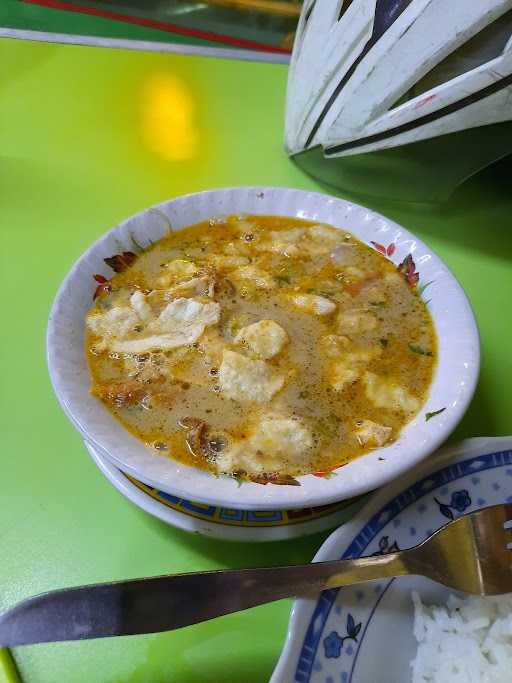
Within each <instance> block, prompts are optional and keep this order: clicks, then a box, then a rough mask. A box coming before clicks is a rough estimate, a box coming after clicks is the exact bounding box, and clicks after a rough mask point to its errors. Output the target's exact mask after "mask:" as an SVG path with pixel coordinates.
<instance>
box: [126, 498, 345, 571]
mask: <svg viewBox="0 0 512 683" xmlns="http://www.w3.org/2000/svg"><path fill="white" fill-rule="evenodd" d="M140 514H141V515H143V520H144V524H146V525H147V526H148V527H150V530H151V532H152V533H156V534H157V535H159V536H160V537H164V538H165V537H167V538H168V539H169V541H172V543H173V547H175V546H176V545H180V546H181V545H183V546H187V547H188V549H189V550H192V551H193V552H195V553H197V554H198V555H199V554H200V555H203V556H206V557H207V558H208V560H209V561H211V563H214V564H216V565H219V566H220V567H221V568H226V569H237V568H243V567H266V566H276V565H288V564H301V563H306V562H310V561H311V559H312V558H313V556H314V555H315V554H316V551H317V550H318V548H319V547H320V546H321V545H322V543H323V542H324V540H325V539H326V538H327V536H328V535H329V534H330V533H331V532H332V529H329V530H327V531H323V532H320V533H316V534H312V535H311V536H304V537H302V538H293V539H289V540H284V541H270V542H268V541H267V542H263V543H254V542H241V541H224V540H220V539H217V538H210V537H207V536H202V535H200V534H197V533H190V532H188V531H183V530H182V529H176V528H174V527H171V526H169V525H168V524H166V523H165V522H162V521H161V520H159V519H156V518H155V517H151V516H150V515H148V514H146V513H144V512H142V511H141V512H140ZM200 569H201V568H200V567H198V571H200Z"/></svg>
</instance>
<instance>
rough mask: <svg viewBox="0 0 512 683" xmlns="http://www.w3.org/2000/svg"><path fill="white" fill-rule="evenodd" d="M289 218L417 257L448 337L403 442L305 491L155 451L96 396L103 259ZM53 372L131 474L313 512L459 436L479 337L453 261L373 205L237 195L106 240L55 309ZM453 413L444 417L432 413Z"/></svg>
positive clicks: (267, 191)
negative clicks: (91, 316)
mask: <svg viewBox="0 0 512 683" xmlns="http://www.w3.org/2000/svg"><path fill="white" fill-rule="evenodd" d="M229 213H256V214H280V215H284V216H296V217H298V218H307V219H312V220H317V221H320V222H326V223H330V224H331V225H334V226H336V227H338V228H340V229H343V230H349V231H350V232H352V233H353V234H355V235H356V236H357V237H358V238H359V239H360V240H362V241H363V242H366V243H367V244H370V243H372V242H377V243H379V244H383V245H385V246H388V245H393V248H392V249H394V252H393V253H392V254H391V251H392V250H389V253H390V254H391V255H390V256H389V258H391V260H392V261H393V262H395V263H396V264H399V263H401V262H402V261H403V260H404V258H405V257H406V256H408V255H411V256H412V258H413V259H414V264H413V268H414V267H416V268H417V269H418V271H419V275H420V284H421V285H422V286H427V285H428V290H427V292H428V298H429V300H430V303H429V308H430V311H431V313H432V316H433V319H434V323H435V326H436V330H437V333H438V336H439V358H438V365H437V370H436V373H435V377H434V381H433V384H432V387H431V389H430V393H429V396H428V399H427V402H426V404H425V405H424V406H423V408H422V409H421V411H420V412H419V413H418V415H417V416H416V418H415V419H414V420H412V421H411V422H410V423H409V424H408V425H407V426H406V427H405V428H404V429H403V430H402V432H401V433H400V435H399V438H398V439H397V440H396V441H395V442H394V443H392V444H391V445H389V446H387V447H386V448H383V449H377V450H374V451H372V452H371V453H368V454H367V455H365V456H364V457H361V458H359V459H357V460H354V461H353V462H351V463H349V464H348V465H346V466H345V467H343V469H342V470H339V475H338V476H334V477H332V478H330V479H324V478H319V477H316V476H313V475H308V476H304V477H300V484H301V485H300V486H275V485H272V484H269V485H266V486H262V485H260V484H255V483H244V484H243V485H242V486H239V485H238V483H237V482H236V481H235V480H234V479H233V478H230V477H219V478H215V477H213V476H212V475H211V474H209V473H207V472H204V471H201V470H198V469H195V468H192V467H187V466H185V465H182V464H180V463H178V462H175V461H172V460H170V459H169V458H166V457H162V456H159V455H156V454H154V453H151V452H150V451H149V450H147V449H146V448H145V447H144V445H143V444H142V443H141V442H139V441H138V440H137V439H135V438H134V437H133V436H131V435H130V434H129V433H128V432H127V431H126V430H125V429H124V427H123V426H122V425H121V424H120V423H119V422H117V421H116V420H115V419H114V418H113V417H112V415H111V414H110V413H109V412H108V411H107V410H106V409H105V408H104V406H103V405H102V404H101V403H100V402H99V401H98V400H97V399H96V398H94V397H93V396H91V395H90V394H89V385H90V377H89V370H88V367H87V363H86V359H85V354H84V318H85V314H86V312H87V310H88V309H89V308H90V305H91V302H92V295H93V292H94V288H95V285H96V283H95V282H94V280H93V275H94V274H95V273H100V274H103V275H106V276H107V277H110V276H111V273H110V272H108V268H107V267H106V266H105V263H104V261H103V259H104V258H105V257H107V256H111V255H112V254H115V253H119V252H120V251H126V250H131V251H133V250H134V249H135V248H136V247H135V246H134V244H135V243H137V244H142V245H143V246H144V245H148V244H149V242H150V240H157V239H159V238H160V237H161V236H162V235H163V234H164V233H165V232H166V231H167V230H168V229H169V227H170V226H172V228H173V229H179V228H181V227H183V226H186V225H189V224H191V223H195V222H197V221H200V220H203V219H206V218H208V217H211V216H215V215H225V214H229ZM47 349H48V366H49V371H50V377H51V380H52V383H53V387H54V389H55V392H56V394H57V397H58V399H59V401H60V403H61V405H62V407H63V409H64V411H65V412H66V414H67V415H68V417H70V419H71V420H72V421H73V423H74V424H75V425H76V427H77V429H78V430H79V432H80V433H81V435H82V437H83V438H84V439H87V440H88V441H89V442H90V443H92V444H93V445H94V446H95V447H97V448H99V449H100V450H101V451H102V452H105V453H108V455H109V457H110V458H111V459H112V460H113V461H114V462H115V463H116V465H117V466H118V467H119V468H121V469H122V470H123V471H125V472H128V473H129V474H130V475H132V476H134V477H136V478H137V479H141V480H143V481H146V482H148V483H150V484H151V485H152V486H154V487H156V488H158V489H160V490H162V491H166V492H167V493H170V494H173V495H176V496H178V497H180V498H186V499H195V500H199V501H201V502H204V503H208V504H211V505H220V506H223V507H234V508H243V509H246V510H258V509H259V510H270V509H285V508H286V509H291V508H305V507H313V506H315V507H316V506H319V505H325V504H328V503H331V502H335V501H339V500H342V499H345V498H353V497H355V496H358V495H360V494H362V493H366V492H367V491H370V490H373V489H375V488H377V487H379V486H381V485H382V484H384V483H386V482H387V481H389V480H390V479H393V478H394V477H396V476H398V475H400V474H401V473H403V472H404V471H406V470H407V469H409V468H410V467H412V466H413V465H415V464H416V463H418V462H419V461H420V460H422V459H423V458H425V457H426V456H427V455H429V454H430V453H432V452H433V451H434V450H435V449H436V448H437V447H438V446H439V445H440V443H441V442H442V441H444V440H445V439H446V437H447V436H448V435H449V434H450V432H451V431H452V430H453V428H454V427H455V425H456V424H457V423H458V422H459V420H460V418H461V417H462V415H463V414H464V412H465V410H466V407H467V405H468V403H469V401H470V399H471V397H472V395H473V391H474V388H475V385H476V380H477V377H478V368H479V358H480V356H479V339H478V332H477V328H476V324H475V320H474V317H473V313H472V311H471V307H470V305H469V303H468V301H467V299H466V296H465V294H464V292H463V290H462V289H461V287H460V285H459V284H458V282H457V281H456V279H455V278H454V277H453V275H452V274H451V273H450V271H449V270H448V268H447V267H446V266H445V264H444V263H443V262H442V261H441V260H440V259H439V258H438V257H437V256H436V255H435V254H434V253H432V251H431V250H430V249H429V248H428V247H427V246H426V245H425V244H423V243H422V242H420V241H419V240H418V239H416V238H415V237H414V236H413V235H412V234H411V233H409V232H408V231H407V230H405V229H404V228H402V227H400V226H399V225H397V224H396V223H393V222H392V221H390V220H388V219H386V218H384V217H383V216H380V215H379V214H376V213H374V212H372V211H370V210H368V209H365V208H364V207H361V206H358V205H356V204H351V203H350V202H346V201H344V200H342V199H336V198H334V197H329V196H327V195H323V194H318V193H314V192H303V191H300V190H290V189H284V188H265V187H261V188H244V187H242V188H229V189H224V190H212V191H210V192H202V193H198V194H193V195H187V196H184V197H178V198H177V199H173V200H170V201H168V202H163V203H162V204H160V205H158V206H157V207H154V208H151V209H147V210H146V211H143V212H141V213H140V214H137V215H136V216H134V217H132V218H130V219H128V220H127V221H125V222H124V223H122V224H121V225H119V226H118V227H116V228H114V229H113V230H111V231H110V232H108V233H107V234H106V235H104V236H103V237H101V238H100V239H99V240H98V241H97V242H95V244H93V245H92V247H90V249H88V251H87V252H85V254H84V255H83V256H82V257H81V258H80V259H79V260H78V261H77V262H76V263H75V265H74V266H73V268H72V269H71V271H70V273H69V274H68V276H67V277H66V279H65V280H64V282H63V284H62V286H61V288H60V290H59V292H58V294H57V297H56V300H55V303H54V305H53V308H52V311H51V314H50V319H49V324H48V336H47ZM440 409H444V410H443V412H442V413H440V414H438V415H437V416H436V417H435V418H434V419H431V420H429V421H427V420H426V416H427V413H429V412H434V411H438V410H440Z"/></svg>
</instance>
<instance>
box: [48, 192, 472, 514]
mask: <svg viewBox="0 0 512 683" xmlns="http://www.w3.org/2000/svg"><path fill="white" fill-rule="evenodd" d="M47 348H48V364H49V370H50V376H51V379H52V383H53V386H54V389H55V391H56V394H57V396H58V398H59V401H60V403H61V405H62V407H63V409H64V411H65V412H66V414H67V415H68V417H69V418H70V419H71V420H72V422H73V424H74V425H75V426H76V428H77V429H78V431H79V432H80V433H81V435H82V436H83V437H84V438H85V439H86V440H87V441H89V442H90V443H91V444H93V445H94V447H95V448H96V449H97V450H99V451H100V452H102V453H104V454H105V455H106V456H107V457H108V459H109V460H111V461H112V462H113V463H115V464H116V466H118V467H119V468H121V469H122V470H123V471H125V472H127V473H128V474H130V475H132V476H134V477H136V478H138V479H139V480H142V481H144V482H146V483H148V484H150V485H153V486H158V488H159V489H160V490H163V491H167V492H168V493H170V494H173V495H177V496H182V497H184V498H187V499H193V500H197V501H201V502H204V503H210V504H215V505H217V504H222V505H224V506H229V505H232V506H233V507H236V508H240V507H243V508H245V509H258V508H259V509H267V510H268V509H272V508H283V507H287V506H294V507H306V506H310V505H322V504H327V503H329V502H333V501H336V500H342V499H346V498H350V497H354V496H357V495H360V494H362V493H365V492H367V491H370V490H373V489H375V488H377V487H378V486H380V485H382V484H384V483H385V482H387V481H389V480H390V479H392V478H394V477H396V476H398V475H399V474H400V473H402V472H404V471H405V470H407V469H409V468H411V467H412V466H413V465H414V464H415V463H417V462H419V461H420V460H422V459H424V458H425V457H427V456H428V455H429V454H430V453H432V452H433V451H434V450H435V449H436V448H437V447H438V446H439V444H440V443H441V442H442V441H443V440H444V439H446V437H447V436H448V435H449V434H450V432H451V431H452V430H453V428H454V427H455V425H456V424H457V423H458V421H459V420H460V418H461V417H462V415H463V414H464V411H465V410H466V408H467V405H468V403H469V401H470V400H471V397H472V394H473V391H474V388H475V384H476V380H477V376H478V368H479V339H478V332H477V327H476V324H475V320H474V316H473V314H472V311H471V307H470V305H469V303H468V301H467V298H466V296H465V294H464V292H463V290H462V289H461V287H460V285H459V284H458V282H457V281H456V279H455V278H454V276H453V275H452V274H451V273H450V271H449V270H448V268H447V267H446V265H445V264H444V263H443V262H442V261H441V260H440V259H439V257H437V256H436V255H435V254H434V253H433V252H432V250H431V249H429V248H428V247H427V246H426V245H425V244H423V243H422V242H421V241H420V240H418V239H417V238H415V237H414V236H413V235H412V234H411V233H409V232H408V231H407V230H405V229H404V228H402V227H401V226H399V225H397V224H396V223H393V222H392V221H390V220H388V219H387V218H385V217H383V216H380V215H378V214H375V213H374V212H372V211H370V210H368V209H366V208H364V207H361V206H357V205H355V204H352V203H350V202H347V201H344V200H342V199H336V198H333V197H329V196H326V195H323V194H318V193H311V192H303V191H299V190H291V189H284V188H265V187H263V188H259V187H258V188H229V189H221V190H212V191H209V192H202V193H198V194H192V195H187V196H184V197H178V198H176V199H172V200H170V201H167V202H163V203H162V204H160V205H158V206H155V207H152V208H150V209H147V210H145V211H142V212H141V213H139V214H137V215H136V216H134V217H132V218H129V219H128V220H126V221H124V222H123V223H121V224H120V225H119V226H117V227H115V228H114V229H112V230H111V231H110V232H108V233H107V234H106V235H104V236H103V237H101V238H100V239H99V240H98V241H97V242H95V243H94V244H93V245H92V247H91V248H90V249H89V250H88V251H87V252H86V253H85V254H84V255H83V256H82V257H81V258H80V259H79V260H78V261H77V262H76V264H75V265H74V267H73V268H72V270H71V272H70V273H69V275H68V276H67V278H66V279H65V281H64V283H63V285H62V287H61V288H60V290H59V293H58V295H57V297H56V300H55V303H54V305H53V308H52V311H51V314H50V320H49V326H48V344H47Z"/></svg>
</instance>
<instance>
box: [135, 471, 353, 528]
mask: <svg viewBox="0 0 512 683" xmlns="http://www.w3.org/2000/svg"><path fill="white" fill-rule="evenodd" d="M125 476H126V477H127V478H128V479H129V480H130V481H131V482H132V484H134V485H135V486H136V487H137V488H138V489H140V490H141V491H144V493H147V494H148V495H149V496H151V497H152V498H154V499H155V500H158V501H159V502H160V503H162V504H163V505H166V506H167V507H170V508H172V509H173V510H178V511H179V512H184V513H185V514H187V515H190V516H191V517H197V518H198V519H204V520H208V521H212V522H215V523H216V524H227V525H229V526H239V527H262V526H265V527H273V526H284V525H288V524H301V523H302V522H306V521H309V520H313V519H320V518H321V517H326V516H327V515H332V514H333V513H334V512H338V511H340V510H343V509H345V508H347V507H349V506H351V505H352V504H353V503H355V502H357V501H358V500H359V499H356V500H343V501H341V502H340V503H331V504H330V505H322V506H319V507H316V508H303V509H301V510H300V509H299V510H237V509H234V508H223V507H218V506H216V505H208V504H206V503H198V502H195V501H191V500H186V499H184V498H178V497H177V496H172V495H170V494H169V493H165V491H159V490H158V489H156V488H154V487H153V486H148V485H147V484H144V483H142V482H141V481H138V480H137V479H134V478H133V477H130V476H129V475H125Z"/></svg>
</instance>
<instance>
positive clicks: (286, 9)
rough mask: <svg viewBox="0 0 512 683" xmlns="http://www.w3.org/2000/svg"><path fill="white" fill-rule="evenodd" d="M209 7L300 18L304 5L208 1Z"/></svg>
mask: <svg viewBox="0 0 512 683" xmlns="http://www.w3.org/2000/svg"><path fill="white" fill-rule="evenodd" d="M206 2H207V4H209V5H220V6H222V7H232V8H233V9H244V10H252V11H254V12H264V13H266V14H278V15H280V16H283V17H297V18H298V17H299V14H300V10H301V8H302V5H301V4H300V3H299V2H294V1H293V0H290V2H287V1H286V0H206Z"/></svg>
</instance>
